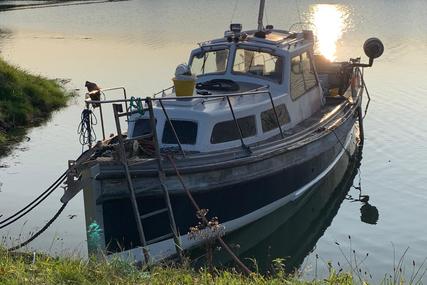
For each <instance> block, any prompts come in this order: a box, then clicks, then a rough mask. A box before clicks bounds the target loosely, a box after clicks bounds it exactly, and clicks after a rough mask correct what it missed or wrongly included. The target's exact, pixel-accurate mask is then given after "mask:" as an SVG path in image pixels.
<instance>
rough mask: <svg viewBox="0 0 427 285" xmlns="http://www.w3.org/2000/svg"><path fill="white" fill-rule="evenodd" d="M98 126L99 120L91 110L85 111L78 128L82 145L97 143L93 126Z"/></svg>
mask: <svg viewBox="0 0 427 285" xmlns="http://www.w3.org/2000/svg"><path fill="white" fill-rule="evenodd" d="M96 124H98V119H97V118H96V116H95V114H94V113H93V111H92V110H90V109H84V110H83V111H82V114H81V117H80V124H79V126H78V128H77V134H78V135H79V141H80V144H81V145H82V148H83V146H85V145H91V144H92V143H93V142H94V141H96V133H95V129H94V128H93V126H95V125H96Z"/></svg>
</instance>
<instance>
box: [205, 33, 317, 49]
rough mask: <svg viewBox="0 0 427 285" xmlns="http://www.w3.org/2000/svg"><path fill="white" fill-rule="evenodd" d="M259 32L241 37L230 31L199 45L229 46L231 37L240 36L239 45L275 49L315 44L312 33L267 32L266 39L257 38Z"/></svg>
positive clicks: (241, 34) (243, 34)
mask: <svg viewBox="0 0 427 285" xmlns="http://www.w3.org/2000/svg"><path fill="white" fill-rule="evenodd" d="M257 32H258V31H257V30H248V31H242V32H241V33H240V34H239V35H236V34H233V33H232V32H230V31H226V32H225V36H224V37H222V38H218V39H214V40H211V41H206V42H202V43H199V45H200V46H201V47H208V46H211V45H221V44H229V43H230V42H231V40H230V37H233V36H235V37H236V36H239V38H240V39H239V41H238V42H239V43H248V44H251V43H253V44H257V43H258V44H263V45H269V46H274V47H275V48H280V49H287V50H290V49H291V48H292V49H293V48H296V47H298V46H303V45H306V44H308V43H312V42H313V38H312V33H311V31H302V32H298V33H295V32H289V31H285V30H275V29H274V30H267V31H266V34H265V38H262V37H257V36H256V33H257Z"/></svg>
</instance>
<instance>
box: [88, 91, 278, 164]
mask: <svg viewBox="0 0 427 285" xmlns="http://www.w3.org/2000/svg"><path fill="white" fill-rule="evenodd" d="M171 89H173V86H172V87H169V88H167V89H164V90H162V91H160V92H158V93H156V94H154V96H157V95H159V94H162V97H161V98H160V97H154V98H152V97H145V98H138V99H139V100H141V101H142V102H144V106H142V107H143V110H132V108H133V107H132V106H128V103H130V102H131V101H133V100H135V99H134V98H131V99H128V98H127V97H126V89H125V88H124V87H117V88H109V89H102V90H100V91H101V93H102V94H104V92H105V91H111V90H123V96H124V98H123V99H113V100H92V99H90V98H89V99H86V100H85V102H86V106H87V108H89V107H90V105H91V104H92V105H95V106H99V109H100V114H101V115H100V118H101V127H102V131H103V138H104V140H105V131H104V128H105V127H104V119H103V115H102V105H103V104H113V105H115V104H122V103H124V104H125V106H126V111H124V112H119V113H118V117H124V116H126V117H127V119H128V120H129V116H131V115H133V114H136V113H140V112H141V111H142V112H145V111H148V113H149V120H150V122H151V121H152V120H154V121H155V120H156V119H155V118H152V116H153V117H154V116H155V115H154V111H153V101H154V102H158V103H159V105H160V108H161V110H162V112H163V115H164V116H165V119H166V121H167V123H168V124H169V126H170V127H171V130H172V133H173V136H174V138H175V140H176V142H177V145H178V147H179V150H180V152H181V154H182V155H183V157H185V156H186V154H185V151H184V149H183V147H182V143H181V141H180V139H179V135H178V133H177V131H176V129H175V127H174V125H173V123H172V120H171V118H170V116H169V114H168V112H167V109H166V108H165V106H164V101H181V100H182V101H188V100H189V99H203V100H205V101H207V100H213V99H221V100H225V101H226V102H227V104H228V107H229V109H230V113H231V115H232V118H233V121H234V124H235V126H236V130H237V132H238V134H239V139H240V143H241V146H242V148H243V149H245V150H246V151H248V152H250V149H249V147H248V146H247V145H246V144H245V141H244V134H243V131H242V128H241V126H240V124H239V122H238V119H239V118H237V116H236V113H235V111H234V108H233V105H232V102H231V100H230V98H234V97H242V96H261V94H262V95H266V94H267V95H268V96H269V99H270V102H271V106H272V110H273V113H274V117H275V120H276V123H277V127H278V129H279V131H280V135H281V137H282V138H284V132H283V129H282V126H281V124H280V120H279V116H278V113H277V109H276V106H275V104H274V100H273V96H272V95H271V91H270V88H269V86H262V87H259V88H256V89H252V90H249V91H245V92H237V93H228V94H211V95H198V96H191V97H190V96H186V97H176V96H165V91H168V90H171ZM104 98H105V95H104ZM152 134H153V130H151V134H148V135H142V136H136V137H133V138H128V139H129V140H130V139H131V140H139V139H147V138H149V137H152V138H153V140H155V141H154V143H155V144H156V145H158V144H159V142H158V137H157V135H156V136H155V137H154V136H153V135H152Z"/></svg>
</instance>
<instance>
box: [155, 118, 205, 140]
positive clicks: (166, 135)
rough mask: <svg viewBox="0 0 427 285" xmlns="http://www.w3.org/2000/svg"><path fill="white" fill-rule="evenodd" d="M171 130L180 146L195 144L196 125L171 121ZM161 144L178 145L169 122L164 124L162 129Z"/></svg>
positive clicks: (188, 122)
mask: <svg viewBox="0 0 427 285" xmlns="http://www.w3.org/2000/svg"><path fill="white" fill-rule="evenodd" d="M171 122H172V125H173V128H174V129H175V132H176V134H177V136H178V139H179V142H180V143H182V144H196V138H197V123H195V122H190V121H177V120H171ZM162 143H166V144H178V142H177V141H176V137H175V135H174V133H173V130H172V128H171V126H170V124H169V122H167V121H166V122H165V127H164V129H163V137H162Z"/></svg>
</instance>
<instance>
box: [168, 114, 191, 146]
mask: <svg viewBox="0 0 427 285" xmlns="http://www.w3.org/2000/svg"><path fill="white" fill-rule="evenodd" d="M174 121H178V122H185V123H193V124H195V126H196V135H195V138H194V143H185V142H182V140H181V138H180V137H179V132H178V131H177V129H176V127H175V126H173V127H174V129H175V131H176V133H177V136H178V139H179V142H180V143H181V144H182V145H197V138H198V135H199V123H198V121H194V120H187V119H177V118H174V119H171V120H170V122H171V123H172V125H173V122H174ZM166 128H169V129H170V131H171V134H172V137H173V139H174V140H175V139H176V138H175V135H174V134H173V130H172V127H171V126H170V124H169V121H168V120H166V121H165V123H164V125H163V131H162V140H161V143H162V144H168V145H178V142H176V143H171V142H165V141H164V139H165V132H166Z"/></svg>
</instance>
